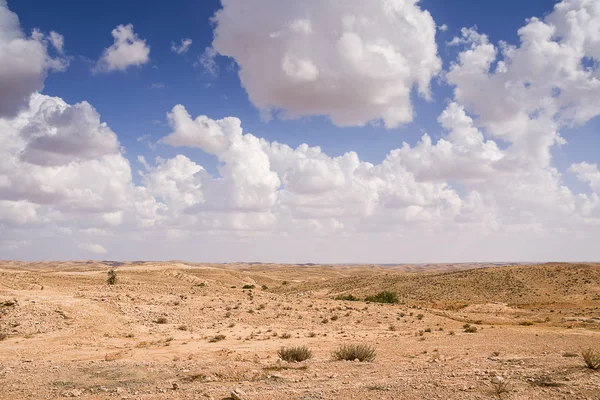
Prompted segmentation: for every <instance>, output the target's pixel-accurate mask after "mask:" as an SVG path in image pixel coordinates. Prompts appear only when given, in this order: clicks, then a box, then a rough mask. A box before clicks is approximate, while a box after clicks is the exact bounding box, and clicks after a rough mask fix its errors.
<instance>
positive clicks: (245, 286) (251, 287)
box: [242, 285, 256, 290]
mask: <svg viewBox="0 0 600 400" xmlns="http://www.w3.org/2000/svg"><path fill="white" fill-rule="evenodd" d="M255 287H256V286H254V285H244V286H242V289H250V290H252V289H254V288H255Z"/></svg>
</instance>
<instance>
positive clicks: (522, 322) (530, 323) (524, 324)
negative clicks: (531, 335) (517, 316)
mask: <svg viewBox="0 0 600 400" xmlns="http://www.w3.org/2000/svg"><path fill="white" fill-rule="evenodd" d="M519 325H521V326H531V325H533V321H521V322H519Z"/></svg>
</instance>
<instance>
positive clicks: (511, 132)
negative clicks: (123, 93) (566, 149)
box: [447, 0, 600, 167]
mask: <svg viewBox="0 0 600 400" xmlns="http://www.w3.org/2000/svg"><path fill="white" fill-rule="evenodd" d="M599 20H600V9H599V8H598V7H597V3H596V2H594V1H588V0H570V1H563V2H561V3H558V4H557V5H556V6H555V9H554V11H553V12H552V13H550V14H549V15H548V16H546V17H545V18H544V20H540V19H537V18H532V19H531V20H529V22H528V23H527V25H525V26H524V27H522V28H521V29H519V31H518V33H519V37H520V41H521V43H520V45H519V46H513V45H509V44H507V43H501V44H500V48H499V49H498V48H496V46H494V45H493V44H492V43H490V42H489V39H488V38H487V36H486V35H483V34H480V33H478V32H476V31H475V30H473V29H465V28H463V31H462V37H461V38H455V39H454V40H453V41H452V42H451V43H453V44H466V45H467V49H466V50H464V51H463V52H461V53H460V56H459V60H458V62H457V63H455V64H453V65H452V66H451V68H450V71H449V72H448V74H447V78H448V82H449V83H451V84H452V85H454V86H455V99H456V100H457V101H458V102H459V103H461V104H463V105H464V106H465V107H466V109H467V110H468V111H469V112H470V113H472V114H476V115H478V116H479V117H478V119H477V121H476V122H477V124H478V125H479V126H481V127H484V128H485V129H486V130H487V132H489V134H490V135H492V136H493V137H496V138H501V139H503V140H507V141H510V142H511V143H512V150H511V152H512V157H514V158H515V159H516V160H517V161H518V162H527V163H529V164H531V163H536V164H538V165H539V166H542V167H547V166H549V164H550V160H551V152H550V149H551V148H552V147H553V146H555V145H562V144H564V143H565V141H564V139H563V138H562V137H561V136H560V134H559V129H560V128H561V127H563V126H565V125H571V124H584V123H586V122H587V121H589V120H590V119H591V118H594V117H595V116H598V115H600V103H599V102H598V101H596V99H598V98H600V84H598V82H599V77H598V75H597V72H596V71H594V70H591V69H587V68H585V67H584V65H583V61H584V60H585V59H586V58H594V59H598V57H600V54H599V53H600V52H599V51H598V48H599V47H600V35H598V32H597V31H598V29H597V27H598V21H599ZM498 56H501V58H500V59H498Z"/></svg>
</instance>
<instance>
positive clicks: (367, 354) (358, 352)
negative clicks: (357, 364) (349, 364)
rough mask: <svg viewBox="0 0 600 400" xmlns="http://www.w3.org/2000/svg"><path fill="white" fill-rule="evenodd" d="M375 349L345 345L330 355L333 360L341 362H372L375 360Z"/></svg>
mask: <svg viewBox="0 0 600 400" xmlns="http://www.w3.org/2000/svg"><path fill="white" fill-rule="evenodd" d="M375 355H376V353H375V349H374V348H373V347H371V346H369V345H366V344H345V345H342V346H340V347H339V348H338V349H337V350H335V351H334V352H333V353H332V357H333V359H334V360H338V361H342V360H346V361H354V360H358V361H361V362H363V361H367V362H370V361H373V360H375Z"/></svg>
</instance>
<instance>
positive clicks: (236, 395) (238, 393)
mask: <svg viewBox="0 0 600 400" xmlns="http://www.w3.org/2000/svg"><path fill="white" fill-rule="evenodd" d="M245 396H246V394H245V393H244V392H242V389H240V388H235V389H233V390H232V391H231V398H232V399H233V400H246V397H245Z"/></svg>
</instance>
